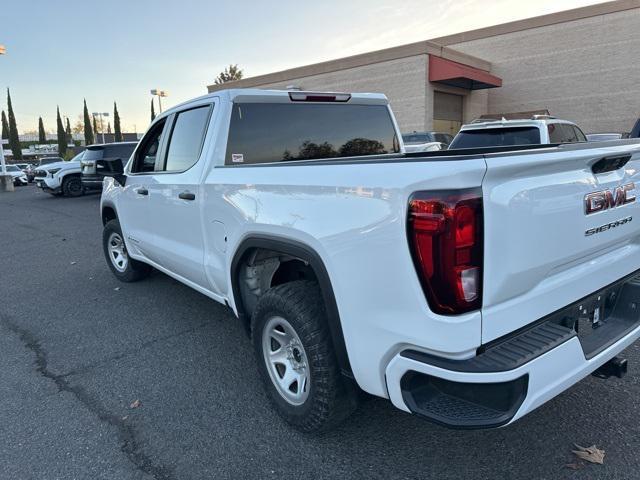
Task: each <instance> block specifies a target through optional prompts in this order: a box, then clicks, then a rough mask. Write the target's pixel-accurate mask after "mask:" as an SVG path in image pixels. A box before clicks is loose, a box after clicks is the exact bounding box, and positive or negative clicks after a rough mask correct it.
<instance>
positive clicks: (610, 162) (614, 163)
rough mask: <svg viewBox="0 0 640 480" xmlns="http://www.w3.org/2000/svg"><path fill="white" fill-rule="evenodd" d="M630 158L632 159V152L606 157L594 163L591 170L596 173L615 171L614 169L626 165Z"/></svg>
mask: <svg viewBox="0 0 640 480" xmlns="http://www.w3.org/2000/svg"><path fill="white" fill-rule="evenodd" d="M629 160H631V154H630V153H627V154H625V155H612V156H609V157H604V158H601V159H600V160H598V161H597V162H596V163H594V164H593V166H592V167H591V171H592V172H593V173H595V174H596V175H597V174H598V173H606V172H613V171H614V170H618V169H619V168H622V167H624V166H625V165H626V164H627V162H628V161H629Z"/></svg>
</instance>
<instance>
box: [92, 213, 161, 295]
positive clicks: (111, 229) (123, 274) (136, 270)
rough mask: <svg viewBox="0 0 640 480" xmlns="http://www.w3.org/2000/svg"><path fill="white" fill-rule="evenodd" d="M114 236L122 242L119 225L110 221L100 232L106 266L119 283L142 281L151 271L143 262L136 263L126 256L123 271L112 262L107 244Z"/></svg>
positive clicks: (114, 221)
mask: <svg viewBox="0 0 640 480" xmlns="http://www.w3.org/2000/svg"><path fill="white" fill-rule="evenodd" d="M113 234H116V235H118V236H119V237H120V239H121V240H122V239H123V238H124V236H123V234H122V229H121V228H120V223H119V222H118V220H110V221H109V222H107V224H106V225H105V226H104V230H103V231H102V249H103V251H104V256H105V259H106V260H107V265H109V268H110V269H111V271H112V272H113V274H114V275H115V276H116V278H117V279H118V280H120V281H121V282H126V283H129V282H137V281H138V280H142V279H143V278H145V277H147V276H148V275H149V274H150V273H151V270H152V267H151V266H150V265H147V264H146V263H143V262H138V261H137V260H134V259H133V258H131V257H128V256H127V264H126V268H124V269H123V270H119V269H118V268H117V267H116V265H115V263H114V261H112V258H111V254H110V252H109V242H110V241H111V240H112V239H113V237H112V235H113ZM124 251H125V253H126V246H125V247H124Z"/></svg>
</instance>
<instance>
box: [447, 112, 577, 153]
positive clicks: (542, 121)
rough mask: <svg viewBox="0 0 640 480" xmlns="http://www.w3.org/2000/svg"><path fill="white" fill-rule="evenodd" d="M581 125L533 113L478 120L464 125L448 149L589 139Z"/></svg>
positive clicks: (574, 141) (557, 142)
mask: <svg viewBox="0 0 640 480" xmlns="http://www.w3.org/2000/svg"><path fill="white" fill-rule="evenodd" d="M586 141H587V138H586V136H585V134H584V133H582V130H580V128H579V127H578V126H577V125H576V124H574V123H572V122H569V121H567V120H560V119H558V118H555V117H550V116H547V115H534V117H533V118H531V119H523V120H479V121H474V122H472V123H469V124H467V125H463V126H462V128H461V129H460V131H459V132H458V134H457V135H456V136H455V137H454V139H453V141H452V142H451V145H449V149H455V148H481V147H498V146H513V145H544V144H560V143H576V142H586Z"/></svg>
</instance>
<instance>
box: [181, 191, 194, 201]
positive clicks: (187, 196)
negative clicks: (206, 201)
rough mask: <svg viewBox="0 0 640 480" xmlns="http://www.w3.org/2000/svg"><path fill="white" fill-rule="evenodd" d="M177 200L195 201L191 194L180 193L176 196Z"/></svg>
mask: <svg viewBox="0 0 640 480" xmlns="http://www.w3.org/2000/svg"><path fill="white" fill-rule="evenodd" d="M178 198H181V199H182V200H195V199H196V194H195V193H191V192H182V193H181V194H179V195H178Z"/></svg>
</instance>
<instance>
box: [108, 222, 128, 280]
mask: <svg viewBox="0 0 640 480" xmlns="http://www.w3.org/2000/svg"><path fill="white" fill-rule="evenodd" d="M108 250H109V259H110V260H111V263H112V264H113V266H114V267H115V269H116V270H118V271H119V272H124V271H125V270H126V269H127V265H128V264H129V255H128V254H127V247H126V245H125V244H124V241H123V240H122V237H121V236H120V235H119V234H118V233H115V232H113V233H112V234H111V235H110V236H109V241H108Z"/></svg>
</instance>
